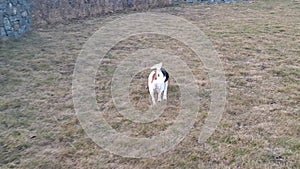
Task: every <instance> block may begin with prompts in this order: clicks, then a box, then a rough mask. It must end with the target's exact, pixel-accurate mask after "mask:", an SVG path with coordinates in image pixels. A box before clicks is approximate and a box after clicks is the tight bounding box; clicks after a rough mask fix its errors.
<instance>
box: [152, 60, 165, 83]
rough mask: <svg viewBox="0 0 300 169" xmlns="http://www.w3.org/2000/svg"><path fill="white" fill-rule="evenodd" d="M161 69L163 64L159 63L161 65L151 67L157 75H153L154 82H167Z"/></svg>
mask: <svg viewBox="0 0 300 169" xmlns="http://www.w3.org/2000/svg"><path fill="white" fill-rule="evenodd" d="M161 68H162V63H159V64H156V65H154V66H152V67H151V69H152V70H153V69H154V71H155V73H154V74H153V76H152V82H153V81H154V80H157V81H158V82H164V80H165V77H164V75H163V73H162V71H161Z"/></svg>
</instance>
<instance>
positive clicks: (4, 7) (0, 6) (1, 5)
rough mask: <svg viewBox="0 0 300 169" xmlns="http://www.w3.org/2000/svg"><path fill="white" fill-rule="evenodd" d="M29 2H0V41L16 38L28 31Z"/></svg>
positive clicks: (5, 0)
mask: <svg viewBox="0 0 300 169" xmlns="http://www.w3.org/2000/svg"><path fill="white" fill-rule="evenodd" d="M30 2H31V1H30V0H0V39H3V38H18V37H19V36H21V35H22V34H23V33H25V32H27V31H28V30H29V29H30V25H31V3H30Z"/></svg>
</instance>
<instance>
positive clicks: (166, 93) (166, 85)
mask: <svg viewBox="0 0 300 169" xmlns="http://www.w3.org/2000/svg"><path fill="white" fill-rule="evenodd" d="M168 84H169V81H166V83H165V90H164V96H163V99H164V100H167V95H168Z"/></svg>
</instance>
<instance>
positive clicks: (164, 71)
mask: <svg viewBox="0 0 300 169" xmlns="http://www.w3.org/2000/svg"><path fill="white" fill-rule="evenodd" d="M160 71H161V72H162V74H163V75H164V76H165V77H166V80H165V82H166V81H168V80H169V73H168V72H167V71H166V69H164V68H160Z"/></svg>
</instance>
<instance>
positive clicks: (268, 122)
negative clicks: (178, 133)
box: [0, 0, 300, 169]
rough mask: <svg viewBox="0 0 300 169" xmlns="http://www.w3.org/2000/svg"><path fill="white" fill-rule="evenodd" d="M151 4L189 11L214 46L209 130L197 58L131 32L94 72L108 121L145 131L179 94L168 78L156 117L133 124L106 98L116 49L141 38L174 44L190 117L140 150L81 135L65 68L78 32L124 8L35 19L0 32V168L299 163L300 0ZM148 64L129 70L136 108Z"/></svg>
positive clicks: (143, 98)
mask: <svg viewBox="0 0 300 169" xmlns="http://www.w3.org/2000/svg"><path fill="white" fill-rule="evenodd" d="M152 11H155V12H163V13H169V14H172V15H176V16H180V17H183V18H185V19H187V20H189V21H190V22H192V23H193V24H195V25H196V26H198V27H199V28H200V29H201V30H202V31H203V32H204V33H205V34H206V35H207V36H208V37H209V39H210V40H211V42H212V44H213V46H214V48H215V49H216V50H217V52H218V53H219V55H220V59H221V61H222V63H223V67H224V70H225V75H226V81H227V85H228V86H227V104H226V111H225V112H224V114H223V117H222V120H221V122H220V123H219V125H218V127H217V129H216V131H215V133H214V134H213V135H212V136H211V137H210V138H209V139H208V140H207V141H206V142H205V143H203V144H198V142H197V138H198V135H199V131H200V130H201V126H202V124H203V120H204V119H205V117H206V114H207V111H208V110H209V109H208V106H209V102H210V95H209V94H210V90H209V89H210V83H209V79H208V77H207V70H205V68H204V67H203V65H202V63H201V61H200V60H192V59H191V58H193V57H194V53H193V52H192V51H191V50H190V49H189V48H188V47H186V46H182V44H180V43H179V42H177V41H176V40H174V39H173V40H172V39H168V38H166V37H163V36H158V35H146V36H139V35H136V36H132V37H130V38H129V39H126V40H124V41H122V42H120V43H119V44H117V45H116V46H115V47H114V48H113V49H112V50H111V51H110V53H109V54H108V56H107V58H108V59H106V62H104V63H103V66H102V67H101V68H100V69H99V72H102V73H98V74H97V79H96V84H97V86H99V87H97V88H96V93H97V101H98V103H99V105H100V106H103V107H101V108H103V109H104V110H106V113H105V118H106V120H107V121H108V123H109V124H111V126H113V128H115V129H116V130H117V131H119V132H124V133H127V134H128V135H132V136H143V137H150V136H152V135H155V134H157V133H159V131H161V130H164V129H165V128H166V127H168V126H169V125H170V121H171V120H172V119H174V118H175V117H176V116H177V115H178V108H179V106H180V105H179V104H180V103H179V102H178V99H179V98H180V97H181V96H180V94H178V93H179V89H178V86H177V85H176V81H175V80H174V79H171V80H173V81H172V83H171V86H170V91H169V98H170V99H169V101H168V104H167V105H166V106H167V111H166V112H165V113H163V115H162V117H161V118H160V120H157V121H155V122H153V123H148V124H134V123H133V122H131V121H129V120H126V119H124V118H123V117H122V116H121V115H120V114H118V113H117V111H116V110H115V108H114V105H113V102H112V99H111V97H110V88H109V85H110V84H111V81H110V80H111V75H112V72H113V70H114V68H115V67H114V65H117V64H118V61H119V60H120V59H119V60H118V57H120V58H124V57H126V56H127V55H128V54H130V52H132V51H136V50H138V49H147V48H150V47H151V48H161V49H168V50H173V51H175V52H176V53H177V55H180V56H182V57H183V58H185V62H186V63H187V64H188V65H189V66H190V67H191V69H192V71H193V73H194V75H195V78H196V80H197V83H198V84H199V87H200V89H201V96H200V97H201V100H202V102H201V106H202V107H201V111H200V112H199V115H198V118H197V119H196V123H195V125H194V127H193V129H192V130H191V131H190V133H189V134H188V135H187V137H186V138H185V139H184V140H183V141H182V142H181V143H180V144H179V145H178V146H176V147H175V148H174V149H173V150H171V151H168V152H166V153H163V154H161V155H159V156H156V157H153V158H149V159H147V158H145V159H138V158H125V157H121V156H118V155H114V154H111V153H110V152H108V151H105V150H104V149H102V148H101V147H99V146H98V145H97V144H95V143H94V142H93V141H92V140H91V139H90V138H89V137H88V136H87V135H86V133H85V132H84V130H83V129H82V127H81V125H80V123H79V121H78V119H77V117H76V115H75V111H74V107H73V101H72V90H71V89H72V74H73V69H74V65H75V62H76V58H77V57H78V55H79V53H80V50H81V49H82V47H83V44H84V43H85V42H86V41H87V39H88V38H89V37H90V36H91V35H92V34H93V33H94V32H95V31H96V30H98V29H99V28H100V27H101V26H102V25H103V24H105V23H107V22H109V21H112V20H113V19H115V18H120V17H122V16H124V15H126V14H115V15H112V16H107V17H105V18H95V19H89V20H85V21H78V22H74V23H71V24H68V25H61V24H58V25H51V26H43V27H40V28H36V29H35V30H34V31H33V32H31V33H28V34H27V35H25V36H24V37H23V38H21V39H18V40H14V41H3V42H0V84H1V88H0V96H1V97H0V122H1V123H0V168H220V169H221V168H295V169H296V168H300V106H299V102H300V17H299V16H300V1H299V0H272V1H271V0H265V1H249V2H244V3H238V4H218V5H207V4H196V5H195V4H194V5H190V4H181V5H177V6H175V7H168V8H162V9H152ZM110 56H111V58H117V59H110ZM115 56H118V57H115ZM148 73H149V72H148V71H142V72H140V73H138V74H136V75H135V76H134V78H133V80H132V83H131V87H130V96H131V101H132V103H133V105H134V106H135V107H136V108H137V109H140V110H144V109H145V107H146V106H147V105H149V104H150V100H149V96H148V93H147V90H146V89H145V88H144V87H145V85H146V80H144V79H146V78H147V74H148ZM135 86H137V87H135Z"/></svg>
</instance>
